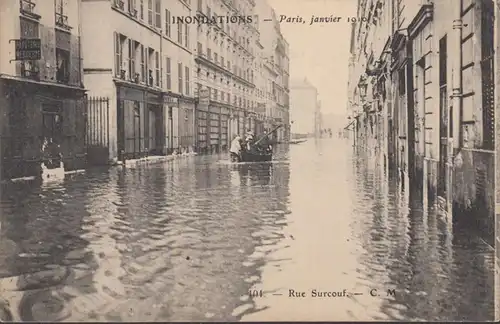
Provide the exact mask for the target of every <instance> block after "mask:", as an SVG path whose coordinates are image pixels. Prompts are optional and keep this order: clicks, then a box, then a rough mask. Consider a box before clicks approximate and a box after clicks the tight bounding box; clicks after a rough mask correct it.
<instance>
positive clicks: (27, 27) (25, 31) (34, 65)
mask: <svg viewBox="0 0 500 324" xmlns="http://www.w3.org/2000/svg"><path fill="white" fill-rule="evenodd" d="M20 22H21V26H20V27H21V38H38V35H39V30H38V27H39V25H38V22H36V21H33V20H28V19H24V18H21V19H20ZM20 64H21V75H22V76H23V77H35V78H37V77H38V76H39V73H38V61H21V62H20Z"/></svg>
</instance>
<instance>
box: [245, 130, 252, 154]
mask: <svg viewBox="0 0 500 324" xmlns="http://www.w3.org/2000/svg"><path fill="white" fill-rule="evenodd" d="M245 141H246V144H247V145H246V146H247V151H250V150H251V149H252V145H253V143H254V135H253V132H252V131H251V130H248V131H247V136H246V138H245Z"/></svg>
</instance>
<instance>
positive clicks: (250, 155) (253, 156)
mask: <svg viewBox="0 0 500 324" xmlns="http://www.w3.org/2000/svg"><path fill="white" fill-rule="evenodd" d="M272 160H273V153H272V152H259V151H243V152H241V162H269V161H272Z"/></svg>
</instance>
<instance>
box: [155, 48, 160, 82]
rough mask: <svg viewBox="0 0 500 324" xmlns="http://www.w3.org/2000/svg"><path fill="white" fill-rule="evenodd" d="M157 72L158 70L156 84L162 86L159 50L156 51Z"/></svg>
mask: <svg viewBox="0 0 500 324" xmlns="http://www.w3.org/2000/svg"><path fill="white" fill-rule="evenodd" d="M155 72H156V75H155V77H156V78H155V79H156V82H155V84H156V86H157V87H159V86H160V53H159V52H155Z"/></svg>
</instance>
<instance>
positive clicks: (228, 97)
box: [227, 93, 231, 103]
mask: <svg viewBox="0 0 500 324" xmlns="http://www.w3.org/2000/svg"><path fill="white" fill-rule="evenodd" d="M227 102H228V103H231V94H230V93H228V94H227Z"/></svg>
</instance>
